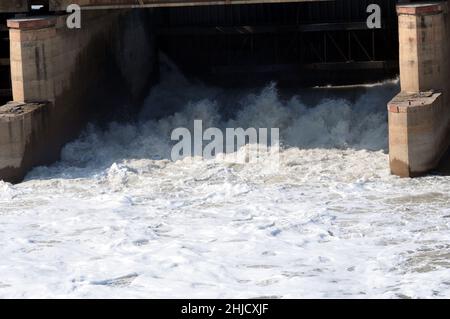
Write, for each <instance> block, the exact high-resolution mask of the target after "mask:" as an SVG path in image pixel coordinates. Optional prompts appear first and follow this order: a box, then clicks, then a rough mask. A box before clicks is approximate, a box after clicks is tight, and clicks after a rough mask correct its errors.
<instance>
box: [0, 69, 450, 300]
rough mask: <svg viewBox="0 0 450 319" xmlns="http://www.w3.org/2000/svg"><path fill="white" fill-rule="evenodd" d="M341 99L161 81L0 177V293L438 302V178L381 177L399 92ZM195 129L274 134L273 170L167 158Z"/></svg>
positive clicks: (383, 89)
mask: <svg viewBox="0 0 450 319" xmlns="http://www.w3.org/2000/svg"><path fill="white" fill-rule="evenodd" d="M344 91H345V90H342V92H341V91H340V90H336V89H331V88H316V89H309V90H298V91H297V92H282V91H281V90H278V89H277V86H276V84H273V83H272V84H268V85H267V86H266V87H264V88H259V89H254V90H252V89H248V90H232V89H221V88H215V87H208V86H205V85H203V84H201V83H197V82H193V81H189V80H187V79H185V78H183V76H182V75H180V74H179V73H178V72H176V71H173V70H172V71H166V72H164V73H163V77H162V81H161V83H160V84H159V85H158V86H156V87H154V88H153V89H152V90H151V92H150V94H149V96H148V98H147V100H146V103H145V106H144V108H143V110H142V114H140V117H139V119H140V120H139V122H133V123H129V124H123V123H122V124H119V123H111V124H110V125H109V127H108V128H107V129H100V128H98V127H95V126H93V125H91V126H90V127H89V128H88V129H87V130H86V131H85V132H84V133H83V134H82V135H81V136H80V138H79V139H78V140H76V141H74V142H72V143H70V144H68V145H67V146H66V147H65V148H64V150H63V152H62V159H61V161H60V162H58V163H56V164H54V165H52V166H49V167H39V168H36V169H34V170H33V171H32V172H31V173H30V174H29V175H28V176H27V178H26V180H25V182H23V183H21V184H18V185H11V184H7V183H4V182H1V181H0V257H1V258H0V297H9V298H14V297H27V298H28V297H38V298H44V297H62V298H66V297H70V298H85V297H88V298H108V297H112V298H115V297H122V298H131V297H133V298H134V297H145V298H169V297H170V298H197V297H198V298H199V297H208V298H211V297H212V298H256V297H259V298H262V297H264V298H290V297H297V298H300V297H324V298H335V297H337V298H350V297H352V298H359V297H360V298H367V297H369V298H371V297H387V298H404V297H447V298H448V297H450V231H449V226H450V178H449V177H445V176H428V177H424V178H418V179H400V178H397V177H395V176H391V175H390V174H389V168H388V155H387V115H386V113H387V112H386V103H387V102H388V101H389V100H390V99H391V98H392V97H393V96H394V95H395V94H396V93H397V91H398V83H396V82H386V83H382V84H374V85H370V86H364V87H355V88H353V89H352V90H350V91H351V92H352V93H351V94H349V92H348V91H345V92H344ZM355 92H356V93H355ZM318 96H322V97H323V98H320V99H319V98H318ZM162 110H164V112H162ZM168 114H171V115H168ZM195 119H201V120H203V123H204V126H205V127H213V126H214V127H219V128H225V127H243V128H248V127H256V128H258V127H278V128H280V139H281V154H280V165H279V166H277V165H274V164H275V163H274V159H273V158H271V156H267V157H265V158H263V159H262V160H261V161H259V162H257V163H249V164H232V163H229V162H227V161H223V160H221V159H219V158H216V159H209V160H205V159H202V158H197V157H196V158H191V157H189V158H184V159H183V160H180V161H176V162H173V161H171V160H170V151H171V147H172V145H173V141H171V140H170V133H171V131H172V130H173V129H174V128H177V127H191V126H192V125H193V121H194V120H195ZM245 148H248V147H244V148H242V149H241V150H240V152H242V151H248V150H245Z"/></svg>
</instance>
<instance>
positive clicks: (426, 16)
mask: <svg viewBox="0 0 450 319" xmlns="http://www.w3.org/2000/svg"><path fill="white" fill-rule="evenodd" d="M397 11H398V14H399V38H400V83H401V89H402V92H401V93H400V94H399V95H398V96H397V97H395V98H394V99H393V100H392V101H391V102H390V103H389V105H388V111H389V157H390V167H391V171H392V173H393V174H396V175H399V176H402V177H413V176H418V175H422V174H424V173H426V172H428V171H430V170H432V169H434V168H435V167H436V165H437V164H438V163H439V160H440V158H441V157H442V155H443V154H444V153H445V151H446V149H447V147H448V145H449V136H450V135H449V133H450V130H449V128H450V105H449V103H450V96H449V95H450V70H449V62H448V59H449V50H448V41H449V39H450V32H449V21H448V13H447V12H448V3H447V2H441V3H431V4H430V3H428V4H411V5H400V6H399V7H398V9H397Z"/></svg>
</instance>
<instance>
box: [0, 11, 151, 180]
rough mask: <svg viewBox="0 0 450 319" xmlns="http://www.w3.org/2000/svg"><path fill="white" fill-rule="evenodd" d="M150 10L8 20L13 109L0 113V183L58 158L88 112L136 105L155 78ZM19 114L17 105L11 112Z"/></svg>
mask: <svg viewBox="0 0 450 319" xmlns="http://www.w3.org/2000/svg"><path fill="white" fill-rule="evenodd" d="M150 22H151V16H150V12H149V11H148V10H137V11H134V10H121V11H120V12H118V11H104V12H86V13H83V16H82V28H81V29H68V28H67V27H66V18H65V16H58V17H55V16H52V17H44V18H42V17H39V18H26V19H15V20H9V21H8V26H9V27H10V38H11V40H10V41H11V77H12V88H13V99H14V102H16V103H19V104H18V106H19V107H21V108H22V109H23V110H22V111H17V110H16V111H11V110H12V109H14V105H13V106H11V105H9V106H4V107H2V108H0V179H4V180H6V181H10V182H18V181H20V180H21V179H22V178H23V177H24V175H25V174H26V172H27V171H28V170H29V169H30V168H31V167H33V166H36V165H42V164H48V163H51V162H53V161H55V160H57V159H58V158H59V154H60V149H61V147H62V146H63V145H64V144H65V143H67V142H68V141H69V140H71V139H73V138H75V137H76V136H77V134H78V133H79V131H80V129H81V128H82V127H83V126H84V125H85V123H86V119H87V118H88V116H89V115H90V114H91V113H92V112H98V111H99V109H100V108H101V107H105V108H106V109H105V110H104V111H108V109H109V110H110V111H111V110H113V109H114V108H113V106H114V104H116V105H118V104H119V105H124V106H135V105H139V104H140V103H141V101H142V100H143V98H144V97H145V94H146V93H147V92H148V88H149V85H150V84H151V82H152V80H153V78H154V76H155V73H156V60H157V59H156V52H155V45H154V43H153V41H154V39H153V36H152V28H151V23H150ZM15 107H16V108H17V104H16V105H15Z"/></svg>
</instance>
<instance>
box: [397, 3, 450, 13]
mask: <svg viewBox="0 0 450 319" xmlns="http://www.w3.org/2000/svg"><path fill="white" fill-rule="evenodd" d="M441 12H447V1H445V2H426V3H425V2H424V3H413V4H399V5H397V14H408V15H429V14H438V13H441Z"/></svg>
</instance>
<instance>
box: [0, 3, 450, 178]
mask: <svg viewBox="0 0 450 319" xmlns="http://www.w3.org/2000/svg"><path fill="white" fill-rule="evenodd" d="M69 2H70V3H69ZM73 3H75V4H78V5H79V6H80V8H81V9H82V13H83V15H82V16H83V27H82V28H81V29H73V30H72V29H68V28H67V26H66V18H67V16H68V14H67V13H66V12H65V11H64V9H65V8H66V7H67V5H69V4H73ZM243 3H245V4H243ZM373 3H376V4H377V5H378V6H379V7H380V8H381V13H382V24H381V26H380V28H376V29H370V28H368V26H367V22H366V19H367V16H368V12H367V7H368V5H369V4H373ZM30 5H42V6H43V7H42V9H41V12H39V16H33V13H32V12H31V11H30ZM445 5H446V3H444V2H443V3H442V4H439V5H437V6H438V9H436V8H437V7H436V8H435V7H433V6H432V5H428V4H424V5H420V4H418V5H414V4H400V5H399V8H400V9H398V10H397V11H398V12H396V1H391V0H379V1H356V0H342V1H286V3H278V1H277V2H276V3H273V2H272V1H230V2H225V1H224V2H209V1H198V2H195V1H191V2H187V1H181V0H180V1H167V2H164V1H142V3H139V4H136V3H135V2H133V1H127V0H123V1H111V2H108V1H96V0H86V1H78V2H77V1H66V2H65V1H51V0H50V1H34V0H33V1H30V2H28V1H25V0H17V1H15V2H14V3H13V4H11V5H9V6H7V7H6V8H3V9H2V10H3V11H2V10H0V11H1V12H3V13H2V17H3V20H2V21H3V30H4V29H5V25H7V27H8V28H9V36H8V38H7V41H8V42H9V44H10V48H11V50H10V52H8V55H9V57H8V56H7V57H5V58H3V60H2V61H4V63H3V64H6V66H10V69H11V77H10V79H11V82H10V83H11V87H10V88H9V87H8V82H9V77H8V76H4V77H3V78H2V80H1V82H2V85H3V86H4V88H2V92H3V96H4V98H5V97H6V99H8V97H10V98H11V99H12V100H13V102H12V103H9V104H7V105H6V106H5V107H3V108H2V110H1V120H2V121H1V123H2V124H1V126H0V137H1V139H0V144H1V145H3V146H0V147H1V149H2V153H1V157H0V176H1V177H2V178H3V179H5V180H7V181H20V180H21V178H22V177H23V176H24V174H25V173H26V172H27V171H28V170H29V169H30V168H31V167H33V166H35V165H41V164H47V163H51V162H53V161H55V160H56V159H57V158H58V156H59V150H60V149H61V147H62V145H64V144H65V143H66V142H67V141H69V140H70V139H72V138H73V137H75V136H76V135H77V134H78V132H79V131H80V128H81V127H83V125H84V123H85V118H86V116H87V114H88V113H89V112H91V111H92V109H94V108H97V107H99V105H102V104H103V105H104V104H105V101H107V100H108V98H110V97H109V94H108V92H115V94H116V96H115V98H114V101H113V103H121V104H124V105H127V104H130V105H136V104H139V101H142V98H143V96H144V94H145V93H144V92H146V91H147V89H148V87H149V86H150V85H152V84H153V83H155V82H157V77H158V63H159V62H158V53H157V52H158V51H162V52H164V53H165V54H166V55H167V56H169V57H170V58H171V59H172V60H173V61H175V63H176V64H178V65H179V66H180V68H181V69H182V70H183V72H186V73H193V74H194V75H197V76H200V77H204V78H206V79H209V81H214V80H217V79H221V78H222V77H223V78H225V79H226V82H228V83H229V82H230V79H231V82H233V79H235V80H236V85H242V82H244V83H245V82H249V81H253V79H255V78H256V79H258V78H260V79H263V80H264V76H268V78H276V79H278V80H280V81H286V82H290V83H297V85H314V84H315V85H326V84H333V83H339V82H340V81H342V79H343V78H345V79H346V81H348V82H349V83H360V82H366V81H370V80H372V81H373V80H377V79H380V78H385V77H386V76H393V75H395V74H396V73H397V72H398V65H399V64H398V60H399V59H400V67H401V66H402V65H405V66H406V65H407V64H406V63H404V64H402V56H401V55H400V56H399V48H398V43H400V44H401V43H402V39H401V35H400V41H399V40H398V39H399V33H398V30H399V29H398V25H400V31H401V30H402V29H401V27H402V26H405V24H402V21H398V19H397V13H399V14H400V17H401V18H403V19H404V20H405V21H406V20H407V19H410V17H414V16H415V17H418V18H417V19H419V18H420V19H422V20H423V21H425V20H426V19H429V20H430V22H429V25H428V24H426V23H425V25H417V28H419V27H420V28H425V29H427V28H429V29H430V30H434V29H435V28H440V27H439V25H436V24H439V23H443V22H442V21H441V22H440V20H439V19H435V17H434V16H435V15H439V14H441V15H442V14H443V13H444V12H445V10H446V9H445V8H444V7H445ZM430 7H432V9H429V8H430ZM423 8H425V9H423ZM433 8H434V9H433ZM15 11H17V12H15ZM430 12H431V13H430ZM15 13H19V14H20V16H16V17H15V18H11V19H9V20H8V23H7V24H6V23H5V21H6V19H7V18H8V17H11V16H10V15H11V14H15ZM42 14H45V15H42ZM8 15H9V16H8ZM424 19H425V20H424ZM407 28H411V24H409V25H408V26H407ZM414 28H416V27H414ZM414 28H413V29H414ZM425 29H424V30H425ZM414 30H415V29H414ZM424 32H425V31H424ZM430 32H432V31H430ZM422 41H423V42H424V43H423V46H424V48H425V49H427V48H429V47H430V46H433V45H436V44H435V42H434V41H435V39H433V38H426V39H422ZM420 48H421V47H420V45H419V43H418V42H417V43H416V42H413V43H412V44H411V43H410V46H409V47H408V49H405V50H408V51H409V52H414V49H417V50H419V49H420ZM5 52H6V51H5ZM400 52H402V51H401V49H400ZM405 54H406V51H405ZM441 57H442V55H439V56H436V57H433V58H435V59H439V58H441ZM418 58H421V56H419V55H418ZM424 59H425V60H424V62H426V63H429V62H428V61H429V59H428V58H424ZM405 61H406V60H405ZM408 61H411V60H408ZM408 63H409V64H408V65H409V69H408V68H406V67H404V68H403V69H401V70H402V71H403V73H402V72H401V73H400V78H401V82H402V88H403V86H405V88H406V89H405V90H404V91H405V93H408V94H411V93H414V92H415V93H416V95H417V93H421V92H423V91H430V90H432V89H433V85H434V84H433V83H431V82H430V83H427V85H425V86H424V87H422V86H421V85H420V84H421V83H422V82H420V81H419V82H420V84H419V85H416V86H415V87H413V86H412V87H407V84H406V81H410V79H411V76H413V78H414V76H415V77H416V78H420V75H421V74H425V75H426V74H427V73H429V72H430V70H434V69H430V68H428V69H426V70H424V69H423V67H422V65H421V63H422V61H416V63H410V62H408ZM433 63H434V62H433ZM433 63H431V67H432V68H434V65H436V63H437V64H439V63H441V61H436V62H435V63H434V64H433ZM415 70H416V71H417V70H419V71H418V72H419V73H417V72H416V71H415ZM436 70H437V69H436ZM415 72H416V73H415ZM420 72H422V73H420ZM4 74H5V73H4ZM414 74H415V75H414ZM433 74H435V73H433ZM249 75H252V77H248V78H247V76H249ZM344 75H345V76H344ZM443 76H444V75H443ZM227 77H228V78H227ZM407 79H408V80H407ZM439 79H440V78H439V77H435V80H436V81H437V80H439ZM98 83H101V85H98ZM93 88H95V90H93ZM438 90H441V91H442V90H443V89H438ZM433 94H437V93H433ZM418 96H421V95H420V94H419V95H418ZM445 96H446V95H445V94H444V97H445ZM428 97H430V98H429V99H428V100H423V99H422V100H420V101H419V102H418V103H419V104H420V105H422V104H423V105H426V104H427V103H431V104H432V105H434V104H435V103H438V102H435V100H438V101H440V100H441V98H440V97H439V96H437V95H433V96H428ZM406 99H407V100H411V99H415V97H414V95H410V96H408V97H407V98H406ZM403 100H404V98H403ZM403 100H401V98H399V99H398V100H396V101H397V102H395V103H397V104H395V103H392V106H390V107H389V114H390V120H391V122H392V123H396V124H393V125H394V126H395V127H396V128H395V130H392V131H391V132H397V133H395V134H393V135H391V136H390V137H391V138H390V141H391V149H392V150H393V152H392V155H393V156H392V157H391V169H392V172H393V173H394V174H398V175H401V176H412V175H417V174H422V173H424V172H426V171H428V170H429V169H431V168H433V167H434V166H435V165H436V162H437V161H438V159H439V158H440V156H441V155H440V154H441V153H442V152H443V149H444V148H446V147H445V145H444V144H445V143H444V142H442V141H443V140H445V139H444V138H443V137H444V136H446V130H447V129H446V127H447V125H446V117H445V116H444V117H443V116H439V115H437V116H438V118H436V119H434V117H433V119H434V120H433V121H439V118H440V119H442V123H438V124H437V125H434V124H433V125H431V126H430V129H431V130H435V129H436V127H439V129H437V131H433V132H432V133H431V134H432V137H431V138H432V139H433V140H437V141H438V142H437V144H436V145H434V144H433V143H428V142H427V143H426V144H427V145H432V146H427V147H424V146H423V142H421V141H419V142H414V141H415V138H407V137H408V136H409V133H410V132H411V130H409V125H411V124H410V123H412V122H409V123H408V122H407V121H406V122H402V119H401V115H402V114H403V113H405V114H406V113H407V112H399V110H400V108H399V107H398V106H397V105H400V104H399V102H401V101H403ZM409 103H410V104H411V102H409ZM444 103H445V102H444ZM436 107H437V108H438V109H439V108H441V107H440V106H436ZM391 113H392V114H391ZM436 114H440V113H439V112H438V113H436ZM399 116H400V117H399ZM408 116H410V115H408ZM420 116H421V115H419V118H420ZM432 116H435V115H432ZM68 119H70V121H69V120H68ZM391 122H390V123H391ZM402 123H403V124H402ZM419 124H420V123H419ZM399 136H404V138H400V139H399ZM421 137H423V135H421V136H419V137H418V138H419V140H421V139H420V138H421ZM411 143H412V144H411ZM416 146H417V147H418V150H415V147H416ZM400 149H401V151H398V150H400ZM412 153H415V154H416V155H414V156H411V154H412ZM419 153H426V154H427V155H420V154H419ZM417 154H419V155H417ZM413 158H414V159H419V160H418V164H412V163H415V161H414V160H412V159H413Z"/></svg>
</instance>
